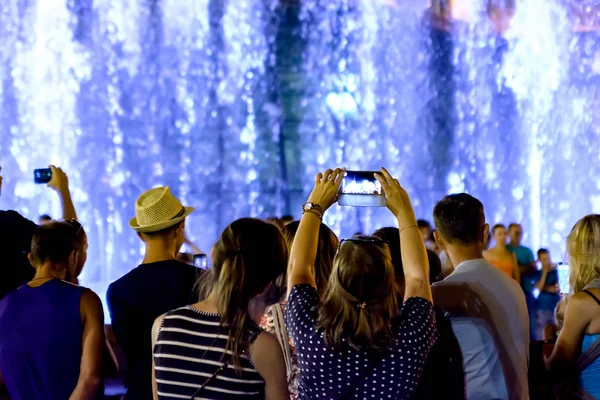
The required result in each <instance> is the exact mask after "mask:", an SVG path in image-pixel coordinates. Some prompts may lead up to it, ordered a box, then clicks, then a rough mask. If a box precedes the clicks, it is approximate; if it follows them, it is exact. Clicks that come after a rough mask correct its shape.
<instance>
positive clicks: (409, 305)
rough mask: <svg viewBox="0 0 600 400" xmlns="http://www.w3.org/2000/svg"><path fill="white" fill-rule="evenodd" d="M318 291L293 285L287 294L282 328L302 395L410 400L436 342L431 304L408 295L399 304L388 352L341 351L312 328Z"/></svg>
mask: <svg viewBox="0 0 600 400" xmlns="http://www.w3.org/2000/svg"><path fill="white" fill-rule="evenodd" d="M318 304H319V295H318V294H317V291H316V289H315V288H313V287H312V286H310V285H306V284H303V285H296V286H294V287H293V289H292V291H291V293H290V296H289V298H288V307H287V310H286V318H287V327H288V331H289V333H290V335H291V336H292V339H293V341H294V343H295V344H296V355H297V357H298V364H299V366H300V385H299V391H300V398H301V399H327V400H334V399H361V400H362V399H364V400H371V399H377V400H385V399H412V398H413V397H414V392H415V388H416V387H417V383H418V380H419V377H420V376H421V372H422V370H423V366H424V364H425V360H426V358H427V354H428V353H429V349H430V348H431V346H432V345H433V342H434V341H435V312H434V310H433V305H432V304H431V303H430V302H429V301H427V300H425V299H422V298H419V297H412V298H410V299H408V300H407V301H406V302H405V303H404V305H403V306H402V314H401V316H400V318H399V321H398V323H397V324H396V326H397V337H396V340H395V344H394V346H393V348H392V349H390V350H389V352H388V353H386V354H384V355H383V358H382V356H381V355H377V356H374V355H369V354H368V353H366V352H359V351H355V350H353V349H349V350H348V352H347V354H345V355H342V354H340V353H338V352H336V351H335V350H333V349H331V348H327V346H326V345H325V339H324V338H323V334H322V333H321V332H318V331H317V328H316V319H317V312H316V310H317V306H318Z"/></svg>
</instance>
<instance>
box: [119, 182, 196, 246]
mask: <svg viewBox="0 0 600 400" xmlns="http://www.w3.org/2000/svg"><path fill="white" fill-rule="evenodd" d="M193 211H194V208H193V207H184V206H182V205H181V203H180V202H179V200H177V198H175V196H173V194H171V189H170V188H169V187H168V186H162V187H157V188H154V189H150V190H148V191H146V192H144V193H142V195H141V196H140V197H138V199H137V200H136V202H135V217H134V218H132V219H131V220H130V221H129V226H130V227H131V228H133V229H134V230H135V231H136V232H137V233H138V236H139V237H140V239H142V241H143V242H144V243H145V244H146V250H147V251H148V249H149V248H162V249H163V250H165V251H168V252H169V253H172V254H173V258H175V256H176V255H177V253H178V252H179V249H181V246H183V243H184V242H185V218H186V217H187V216H188V215H190V214H191V213H192V212H193Z"/></svg>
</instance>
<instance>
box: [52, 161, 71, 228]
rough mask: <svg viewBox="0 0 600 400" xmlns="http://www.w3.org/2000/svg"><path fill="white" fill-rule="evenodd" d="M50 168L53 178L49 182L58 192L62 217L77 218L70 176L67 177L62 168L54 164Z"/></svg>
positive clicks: (64, 218)
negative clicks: (70, 187)
mask: <svg viewBox="0 0 600 400" xmlns="http://www.w3.org/2000/svg"><path fill="white" fill-rule="evenodd" d="M50 169H51V170H52V179H51V180H50V182H48V187H51V188H52V189H54V191H55V192H56V193H58V197H59V198H60V203H61V206H62V210H63V215H62V219H63V220H64V221H67V220H70V219H77V213H76V212H75V206H74V205H73V200H72V199H71V191H70V190H69V178H68V177H67V174H65V173H64V172H63V170H62V169H60V168H57V167H55V166H54V165H51V166H50Z"/></svg>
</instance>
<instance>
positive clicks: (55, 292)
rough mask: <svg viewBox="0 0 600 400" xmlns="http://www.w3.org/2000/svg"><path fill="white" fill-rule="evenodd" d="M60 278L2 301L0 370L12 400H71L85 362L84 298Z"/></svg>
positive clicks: (74, 286) (13, 293) (0, 316)
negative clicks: (81, 307)
mask: <svg viewBox="0 0 600 400" xmlns="http://www.w3.org/2000/svg"><path fill="white" fill-rule="evenodd" d="M85 290H87V289H86V288H82V287H79V286H76V285H73V284H71V283H68V282H64V281H61V280H59V279H53V280H50V281H48V282H46V283H44V284H42V285H41V286H38V287H30V286H27V285H23V286H21V287H20V288H19V289H17V290H15V291H13V292H11V293H10V294H9V295H8V296H6V297H5V298H4V299H2V300H0V327H2V329H0V370H1V371H2V375H3V377H4V382H5V384H6V388H7V390H8V394H9V395H10V398H11V399H12V400H19V399H23V400H31V399H36V400H44V399H49V400H51V399H52V400H54V399H68V398H69V396H70V395H71V393H72V392H73V390H74V389H75V386H76V385H77V380H78V379H79V365H80V363H81V342H82V335H83V323H82V322H81V312H80V301H81V295H82V294H83V292H84V291H85Z"/></svg>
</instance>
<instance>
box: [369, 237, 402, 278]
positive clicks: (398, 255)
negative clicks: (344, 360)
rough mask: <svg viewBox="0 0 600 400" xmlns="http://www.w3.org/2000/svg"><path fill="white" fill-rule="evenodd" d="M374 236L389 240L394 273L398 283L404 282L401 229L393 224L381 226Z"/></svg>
mask: <svg viewBox="0 0 600 400" xmlns="http://www.w3.org/2000/svg"><path fill="white" fill-rule="evenodd" d="M373 236H374V237H376V238H378V239H381V240H383V241H385V242H387V245H388V247H389V249H390V254H391V256H392V265H393V266H394V275H395V276H396V282H397V283H404V269H403V267H402V251H401V249H400V229H398V228H394V227H391V226H388V227H385V228H381V229H378V230H376V231H375V233H373Z"/></svg>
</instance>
